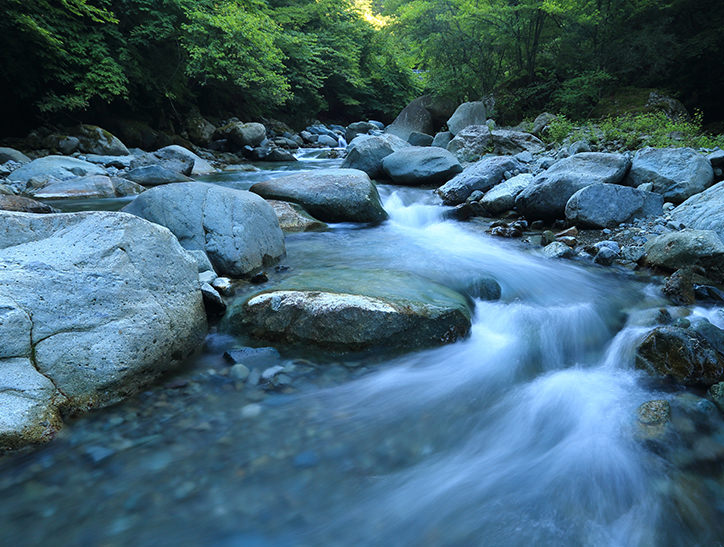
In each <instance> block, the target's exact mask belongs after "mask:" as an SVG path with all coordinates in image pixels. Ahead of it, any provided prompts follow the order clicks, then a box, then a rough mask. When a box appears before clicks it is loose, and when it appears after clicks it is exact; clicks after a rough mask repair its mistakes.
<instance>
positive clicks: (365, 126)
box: [344, 122, 379, 142]
mask: <svg viewBox="0 0 724 547" xmlns="http://www.w3.org/2000/svg"><path fill="white" fill-rule="evenodd" d="M376 129H379V128H378V127H377V126H376V125H375V124H373V123H371V122H355V123H351V124H349V125H348V126H347V128H346V129H345V131H344V138H345V140H346V141H347V142H352V141H353V140H354V139H355V138H356V137H357V136H358V135H367V134H368V133H369V132H370V131H373V130H376Z"/></svg>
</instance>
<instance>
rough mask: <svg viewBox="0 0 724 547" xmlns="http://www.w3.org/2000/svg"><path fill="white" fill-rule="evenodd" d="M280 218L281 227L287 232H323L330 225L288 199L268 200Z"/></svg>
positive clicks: (278, 218)
mask: <svg viewBox="0 0 724 547" xmlns="http://www.w3.org/2000/svg"><path fill="white" fill-rule="evenodd" d="M267 202H268V203H269V205H271V206H272V208H273V209H274V212H275V213H276V215H277V220H279V227H280V228H281V229H282V231H283V232H284V233H286V234H291V233H295V232H321V231H324V230H326V229H327V228H328V226H327V225H326V224H325V223H324V222H322V221H320V220H317V219H316V218H314V217H313V216H311V215H310V214H309V213H307V212H306V211H305V210H304V209H303V208H302V206H301V205H297V204H296V203H290V202H288V201H278V200H275V199H269V200H267Z"/></svg>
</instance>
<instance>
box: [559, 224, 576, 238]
mask: <svg viewBox="0 0 724 547" xmlns="http://www.w3.org/2000/svg"><path fill="white" fill-rule="evenodd" d="M577 235H578V228H576V227H575V226H571V227H570V228H568V229H567V230H563V231H562V232H558V233H557V234H556V237H568V236H571V237H575V236H577Z"/></svg>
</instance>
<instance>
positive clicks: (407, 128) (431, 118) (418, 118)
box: [385, 95, 455, 141]
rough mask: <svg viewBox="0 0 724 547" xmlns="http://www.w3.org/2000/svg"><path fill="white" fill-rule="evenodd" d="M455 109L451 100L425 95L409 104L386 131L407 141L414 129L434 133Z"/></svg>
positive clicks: (429, 133)
mask: <svg viewBox="0 0 724 547" xmlns="http://www.w3.org/2000/svg"><path fill="white" fill-rule="evenodd" d="M453 110H455V105H454V104H453V103H452V102H451V101H449V100H447V99H443V98H441V97H435V96H433V95H425V96H423V97H419V98H417V99H415V100H414V101H412V102H411V103H410V104H408V105H407V106H406V107H405V108H404V109H403V110H402V112H400V114H399V116H397V118H396V119H395V121H394V122H392V124H390V125H389V126H388V127H387V129H386V130H385V131H386V132H387V133H392V134H393V135H396V136H398V137H400V138H401V139H402V140H405V141H406V140H407V139H408V138H409V137H410V133H412V132H413V131H417V132H419V133H426V134H428V135H432V134H433V133H434V132H435V130H436V129H438V128H439V127H440V126H441V125H442V124H443V123H445V120H447V119H448V118H449V117H450V114H452V112H453Z"/></svg>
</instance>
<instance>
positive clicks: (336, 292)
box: [229, 269, 471, 351]
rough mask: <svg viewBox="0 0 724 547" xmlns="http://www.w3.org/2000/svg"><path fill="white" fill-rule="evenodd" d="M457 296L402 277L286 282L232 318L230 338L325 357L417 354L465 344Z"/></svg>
mask: <svg viewBox="0 0 724 547" xmlns="http://www.w3.org/2000/svg"><path fill="white" fill-rule="evenodd" d="M470 316H471V309H470V305H469V303H468V301H467V300H466V299H465V297H463V296H462V295H461V294H460V293H458V292H456V291H453V290H452V289H449V288H447V287H445V286H443V285H439V284H437V283H435V282H433V281H430V280H427V279H425V278H422V277H419V276H416V275H412V274H409V273H401V272H393V271H388V270H346V269H336V270H329V269H326V270H319V271H311V272H305V273H303V274H299V275H295V276H293V277H291V278H288V279H286V280H285V281H283V282H282V283H281V284H280V285H278V286H276V287H274V288H273V289H271V290H268V291H264V292H262V293H259V294H256V295H254V296H252V297H251V298H249V299H248V300H247V301H246V302H244V303H243V304H242V305H241V306H238V307H237V308H235V309H233V310H231V312H230V320H229V323H230V325H231V328H232V329H233V330H238V331H241V332H249V333H250V334H252V335H253V336H256V337H258V338H262V339H269V340H274V341H284V342H288V343H298V344H304V345H305V346H310V345H311V346H317V347H320V348H323V349H332V350H342V351H346V350H353V351H355V350H365V349H370V348H380V349H382V348H384V349H389V348H418V347H426V346H435V345H441V344H445V343H449V342H454V341H455V340H457V339H459V338H462V337H464V336H465V335H466V334H467V333H468V331H469V329H470Z"/></svg>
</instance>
